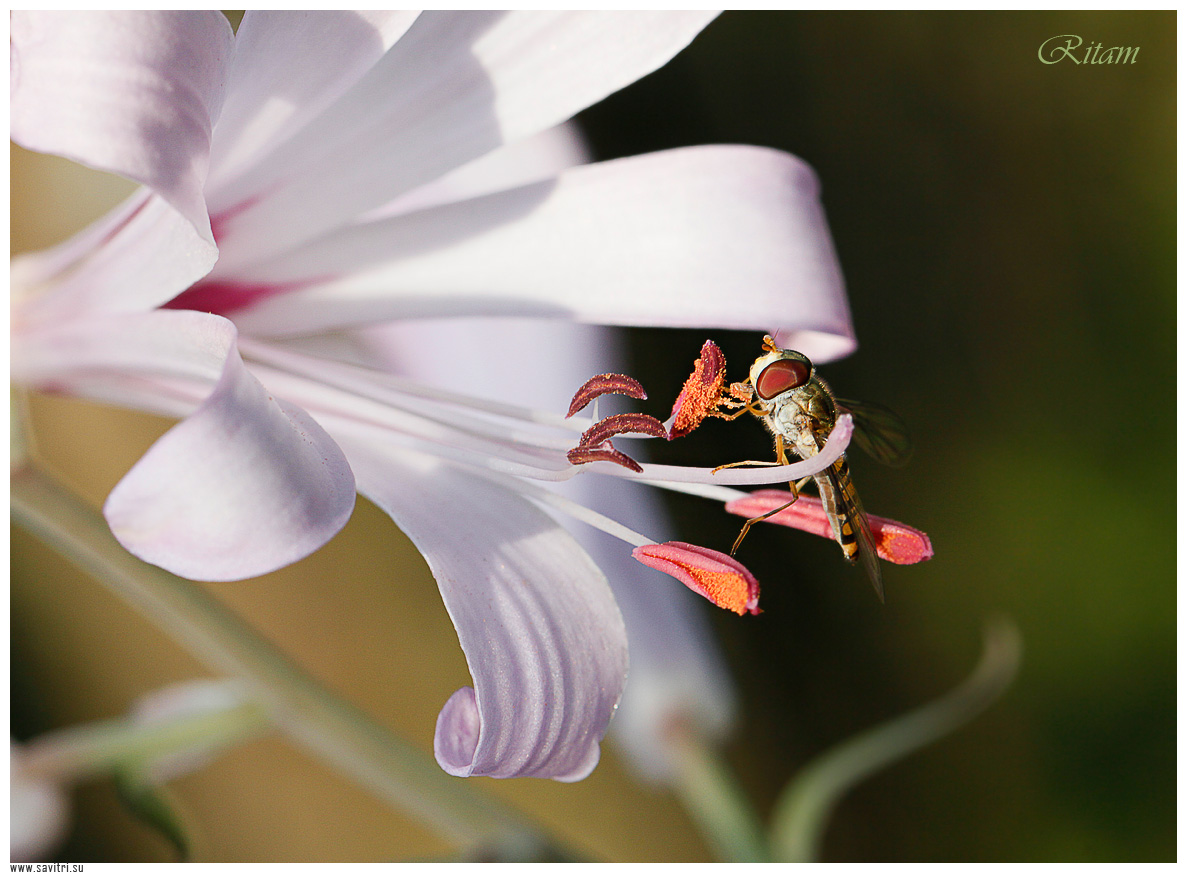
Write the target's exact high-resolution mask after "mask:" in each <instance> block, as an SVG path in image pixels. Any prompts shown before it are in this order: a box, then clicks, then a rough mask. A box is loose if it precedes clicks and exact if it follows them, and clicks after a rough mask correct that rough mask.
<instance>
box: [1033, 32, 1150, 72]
mask: <svg viewBox="0 0 1187 873" xmlns="http://www.w3.org/2000/svg"><path fill="white" fill-rule="evenodd" d="M1140 50H1141V46H1119V45H1115V46H1113V47H1112V48H1105V46H1104V43H1102V42H1089V43H1088V45H1087V46H1084V40H1083V38H1081V37H1079V36H1076V35H1075V34H1073V33H1065V34H1062V35H1060V36H1053V37H1051V38H1050V39H1048V40H1046V41H1044V43H1043V44H1042V45H1041V46H1039V60H1040V61H1042V62H1043V63H1044V64H1058V63H1059V62H1060V61H1062V60H1063V59H1064V58H1067V59H1068V60H1069V61H1071V62H1072V63H1073V64H1077V65H1079V64H1136V63H1137V60H1138V52H1139V51H1140Z"/></svg>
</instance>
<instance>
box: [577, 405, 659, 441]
mask: <svg viewBox="0 0 1187 873" xmlns="http://www.w3.org/2000/svg"><path fill="white" fill-rule="evenodd" d="M623 433H642V434H647V436H653V437H661V438H662V437H667V435H668V432H667V431H666V430H664V425H663V422H661V421H660V420H659V419H658V418H656V417H655V416H653V415H647V414H646V413H643V412H623V413H621V414H619V415H609V416H607V417H606V418H603V419H601V420H600V421H595V422H594V423H593V424H592V425H591V426H590V427H589V428H587V429H586V431H585V433H583V434H582V435H581V442H579V443H578V446H586V447H592V446H600V445H601V444H602V443H604V442H606V441H607V440H608V439H610V438H611V437H615V436H618V435H619V434H623Z"/></svg>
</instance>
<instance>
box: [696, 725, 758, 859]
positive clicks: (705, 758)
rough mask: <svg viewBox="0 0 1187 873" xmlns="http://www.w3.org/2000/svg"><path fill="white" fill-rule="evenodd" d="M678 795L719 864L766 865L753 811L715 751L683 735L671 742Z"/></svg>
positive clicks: (756, 818)
mask: <svg viewBox="0 0 1187 873" xmlns="http://www.w3.org/2000/svg"><path fill="white" fill-rule="evenodd" d="M673 742H674V744H675V746H676V756H677V761H678V776H677V779H676V783H675V789H676V793H677V795H678V796H679V797H680V802H681V803H682V804H683V805H684V808H685V810H687V811H688V814H689V815H691V816H692V818H693V820H694V821H695V822H696V824H697V827H698V828H699V829H700V831H701V835H702V836H704V838H705V840H706V841H707V842H708V843H709V845H710V847H711V848H712V849H713V854H714V855H716V856H717V858H718V859H719V860H722V861H770V860H771V857H770V852H769V851H768V849H767V844H766V840H765V839H764V838H763V831H762V827H761V826H760V824H759V821H758V817H757V816H756V815H755V812H754V808H753V807H752V806H751V805H750V801H749V800H748V799H747V797H746V795H745V793H744V792H743V791H742V790H741V788H740V786H739V785H738V783H737V781H736V780H735V779H734V776H733V773H732V771H731V770H730V769H729V767H728V766H727V765H726V763H725V762H724V761H722V760H721V758H720V756H718V755H717V753H716V750H715V749H713V748H712V747H710V746H709V745H708V744H706V743H704V742H701V741H700V740H698V739H697V738H695V737H693V736H691V735H689V734H687V733H683V734H680V735H678V736H674V737H673Z"/></svg>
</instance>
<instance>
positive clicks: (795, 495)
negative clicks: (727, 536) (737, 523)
mask: <svg viewBox="0 0 1187 873" xmlns="http://www.w3.org/2000/svg"><path fill="white" fill-rule="evenodd" d="M799 499H800V495H799V492H798V491H797V490H796V485H795V483H794V482H792V483H791V500H789V501H787V502H786V503H784V504H783V505H782V506H777V507H775V508H774V509H772V510H771V511H770V512H764V513H763V514H762V515H756V516H755V517H754V518H748V519H746V521H745V522H743V523H742V530H741V531H739V533H738V538H737V539H736V540H734V544H733V545H732V546H731V547H730V554H731V555H733V554H735V553H736V552H737V551H738V546H740V545H742V540H744V539H746V534H748V533H750V525H752V524H754V523H755V522H756V521H763V520H764V519H768V518H770V517H771V516H772V515H775V514H777V513H780V512H782V511H783V510H785V509H787V507H789V506H791V505H792V504H793V503H795V502H796V501H797V500H799Z"/></svg>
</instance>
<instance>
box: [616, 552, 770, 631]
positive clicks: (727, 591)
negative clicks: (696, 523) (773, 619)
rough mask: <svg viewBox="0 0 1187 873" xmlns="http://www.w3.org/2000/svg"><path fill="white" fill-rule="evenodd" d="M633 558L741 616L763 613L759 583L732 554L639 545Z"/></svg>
mask: <svg viewBox="0 0 1187 873" xmlns="http://www.w3.org/2000/svg"><path fill="white" fill-rule="evenodd" d="M631 555H632V556H633V557H634V558H635V560H636V561H638V562H640V563H641V564H646V565H647V566H648V567H652V568H654V569H656V570H660V571H661V572H664V573H667V574H668V575H669V576H672V577H673V578H675V579H679V580H680V581H681V582H683V583H684V584H685V585H687V586H688V587H689V588H691V589H692V590H693V591H695V592H696V593H697V594H700V595H701V596H702V597H704V598H705V599H706V600H708V601H710V602H711V603H713V604H715V605H717V606H720V607H721V608H722V609H728V610H730V611H732V612H736V613H737V614H738V615H744V614H745V613H747V612H749V613H750V614H751V615H758V613H760V612H762V610H761V609H759V608H758V580H757V579H755V578H754V574H753V573H751V572H750V571H749V570H747V569H746V568H745V567H744V566H742V565H741V564H740V563H738V561H736V560H734V559H733V558H731V557H730V556H729V555H725V554H722V553H721V552H717V551H714V550H713V549H706V548H705V547H703V546H694V545H692V544H691V543H681V542H668V543H657V544H654V545H649V546H639V547H638V548H636V549H635V550H634V551H633V552H631Z"/></svg>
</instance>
